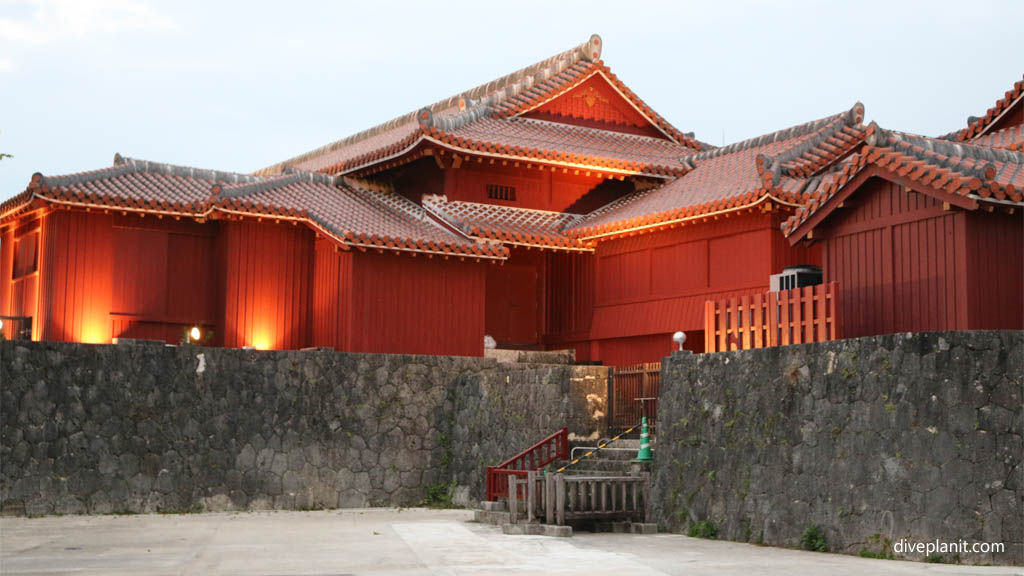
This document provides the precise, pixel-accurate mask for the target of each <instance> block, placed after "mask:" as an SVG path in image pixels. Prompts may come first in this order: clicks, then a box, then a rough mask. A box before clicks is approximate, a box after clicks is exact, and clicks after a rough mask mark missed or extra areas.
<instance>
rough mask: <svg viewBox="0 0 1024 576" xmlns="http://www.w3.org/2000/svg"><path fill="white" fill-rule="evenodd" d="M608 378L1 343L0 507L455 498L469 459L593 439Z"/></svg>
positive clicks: (473, 474) (392, 358)
mask: <svg viewBox="0 0 1024 576" xmlns="http://www.w3.org/2000/svg"><path fill="white" fill-rule="evenodd" d="M602 373H603V374H604V376H603V378H604V379H605V380H601V379H602ZM588 376H589V377H591V380H586V378H587V377H588ZM606 378H607V373H606V372H605V371H604V369H602V368H593V367H576V366H571V365H538V364H499V363H497V362H496V361H495V360H493V359H484V358H452V357H438V356H399V355H370V354H343V353H336V352H333V351H330V350H310V351H271V352H261V351H255V350H237V349H216V348H199V347H188V346H185V347H165V346H163V345H156V346H154V345H134V346H126V345H118V346H112V345H83V344H73V343H36V342H12V341H7V342H0V418H2V419H0V504H2V506H3V510H4V512H6V513H12V514H19V513H21V514H30V515H38V514H51V513H62V514H67V513H110V512H153V511H189V510H244V509H270V508H275V509H281V508H287V509H304V508H333V507H360V506H374V505H395V506H408V505H415V504H419V503H421V502H422V501H423V500H424V498H425V497H426V496H427V494H428V491H429V489H430V488H431V487H434V489H435V491H436V490H437V487H438V486H442V487H444V488H448V487H450V488H452V489H453V491H454V493H455V494H456V496H457V500H461V501H462V502H463V503H468V502H470V501H472V500H475V499H479V498H480V497H481V496H482V486H483V480H482V475H483V469H482V466H483V465H484V463H493V462H496V461H500V460H502V459H504V458H507V457H509V456H512V455H513V454H514V453H516V452H518V451H519V450H521V449H523V448H525V447H527V446H529V445H530V444H532V443H533V442H536V441H537V440H539V439H541V438H543V437H544V436H545V435H547V434H548V433H550V432H551V431H553V430H554V429H556V428H558V427H559V426H562V425H570V426H571V427H572V429H573V430H575V431H576V432H577V433H579V434H582V435H592V434H600V433H602V432H603V429H604V414H603V406H604V403H605V397H606V394H607V392H606V390H607V384H606ZM591 381H593V382H595V384H594V385H593V386H588V385H585V384H583V383H584V382H587V383H590V382H591ZM598 381H600V385H598V384H596V382H598ZM584 391H586V392H587V394H593V395H594V397H592V398H590V399H589V400H588V397H587V395H586V394H584Z"/></svg>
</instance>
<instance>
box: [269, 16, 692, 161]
mask: <svg viewBox="0 0 1024 576" xmlns="http://www.w3.org/2000/svg"><path fill="white" fill-rule="evenodd" d="M601 48H602V41H601V38H600V37H599V36H597V35H596V34H595V35H593V36H591V37H590V39H589V40H588V41H587V42H585V43H583V44H581V45H579V46H576V47H574V48H572V49H570V50H567V51H565V52H562V53H561V54H557V55H555V56H553V57H551V58H548V59H546V60H544V61H542V62H538V63H536V64H533V65H531V66H527V67H526V68H523V69H521V70H518V71H516V72H513V73H512V74H509V75H507V76H504V77H502V78H499V79H497V80H494V81H492V82H489V83H487V84H483V85H481V86H477V87H476V88H473V89H471V90H467V91H465V92H462V93H460V94H457V95H455V96H452V97H451V98H447V99H445V100H442V101H440V102H435V103H434V104H431V105H430V106H426V107H424V108H421V109H420V110H417V111H416V112H410V113H408V114H405V115H403V116H400V117H398V118H395V119H394V120H391V121H389V122H386V123H384V124H381V125H379V126H376V127H374V128H371V129H369V130H366V131H363V132H360V133H358V134H355V135H353V136H350V137H348V138H344V139H342V140H338V141H337V142H334V143H331V144H328V145H327V146H323V147H321V148H318V149H316V150H313V151H311V152H308V153H306V154H302V155H300V156H297V157H295V158H292V159H290V160H286V161H284V162H282V163H279V164H276V165H274V166H270V167H268V168H265V169H263V170H260V171H258V172H257V174H261V175H273V174H279V173H281V172H283V171H284V170H285V168H286V167H292V168H296V169H300V170H308V171H317V172H325V173H329V174H350V173H353V172H356V171H361V170H371V169H372V167H379V166H382V165H386V164H385V163H389V162H396V161H398V159H404V160H408V159H411V158H414V157H417V156H416V155H415V153H416V152H419V154H420V155H422V153H423V148H424V147H426V146H429V145H435V146H440V147H442V148H448V149H451V150H452V151H456V152H466V153H468V154H477V155H485V156H491V157H499V158H504V159H513V160H524V161H528V162H529V161H533V162H537V163H550V164H556V165H560V166H568V167H576V168H579V167H583V168H592V169H595V170H604V171H608V172H612V173H615V174H644V175H651V176H660V177H667V176H676V175H679V174H681V173H683V170H682V169H681V168H680V163H679V161H678V159H679V157H681V156H683V155H685V154H689V153H692V152H694V151H697V150H703V149H706V148H707V145H706V144H702V143H700V142H697V141H696V140H694V139H693V137H692V134H689V135H687V134H682V133H680V132H679V131H678V130H677V129H676V128H674V127H673V126H672V125H671V124H669V123H668V122H667V121H665V120H664V119H663V118H662V117H661V116H659V115H658V114H657V113H655V112H654V111H653V110H651V108H650V107H649V106H647V105H646V104H645V103H644V102H643V101H642V100H640V99H639V98H637V97H636V95H635V94H633V92H632V91H631V90H629V88H627V87H626V86H625V85H624V84H622V82H621V81H619V80H618V78H617V77H615V75H614V74H612V73H611V71H610V70H609V69H608V68H607V67H606V66H605V65H604V64H603V62H601V60H600V56H601ZM597 81H600V82H603V83H605V85H606V86H609V87H610V89H611V91H610V92H609V94H608V95H607V96H602V98H604V99H605V100H609V98H610V97H611V96H615V97H616V98H618V99H620V100H622V104H621V105H620V108H622V109H623V110H626V112H630V113H634V114H635V115H636V116H635V117H633V118H632V120H631V121H633V123H634V124H638V123H641V122H640V121H639V120H638V119H641V120H642V121H643V122H644V123H647V126H648V127H649V128H650V130H651V131H652V132H651V133H650V134H648V133H646V132H645V131H644V130H638V129H637V126H633V127H632V128H631V129H624V128H622V127H626V126H628V122H626V121H623V122H621V123H619V125H620V126H619V128H618V129H617V128H616V126H617V124H616V122H610V123H608V122H605V123H603V124H600V125H586V126H580V125H578V124H579V122H575V123H576V124H577V125H576V126H568V125H566V124H555V123H551V122H548V123H549V124H555V126H554V128H544V127H539V126H538V125H539V124H542V122H538V121H536V120H534V121H529V122H528V121H527V119H526V118H523V117H520V116H519V115H520V114H522V113H523V112H528V111H530V110H533V109H534V108H536V107H538V106H543V105H544V104H545V103H548V102H551V101H552V100H553V99H557V98H558V97H559V96H562V95H566V97H567V98H570V99H571V98H573V95H572V94H571V92H572V91H573V90H574V89H576V88H577V87H580V86H581V85H583V84H584V83H586V82H597ZM591 86H592V85H591ZM609 102H610V100H609ZM584 106H586V104H585V103H584ZM622 115H623V117H625V113H623V114H622ZM545 119H547V120H549V119H550V118H545ZM567 128H572V129H574V130H570V131H567V132H566V129H567ZM559 130H561V131H563V132H565V133H564V134H560V135H559V136H558V137H557V138H554V139H550V138H549V137H548V136H549V133H550V132H553V131H554V132H558V131H559ZM638 132H639V133H638ZM644 138H646V140H637V139H644ZM616 139H619V140H620V141H621V145H617V144H613V145H609V146H590V145H589V143H590V142H608V141H615V140H616ZM647 140H652V141H660V142H663V143H664V144H663V146H662V147H661V149H658V151H659V154H655V155H654V156H652V157H650V158H647V157H640V158H637V157H635V154H633V153H635V152H636V151H637V149H638V147H639V148H643V147H645V146H647V147H651V148H657V147H656V146H655V145H654V144H651V143H649V142H647ZM638 142H640V144H638ZM620 150H621V152H620ZM631 154H632V155H631Z"/></svg>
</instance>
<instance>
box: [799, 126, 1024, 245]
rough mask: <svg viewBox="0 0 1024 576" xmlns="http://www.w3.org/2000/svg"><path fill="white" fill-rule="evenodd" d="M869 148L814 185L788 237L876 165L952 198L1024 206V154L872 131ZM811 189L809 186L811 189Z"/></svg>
mask: <svg viewBox="0 0 1024 576" xmlns="http://www.w3.org/2000/svg"><path fill="white" fill-rule="evenodd" d="M866 143H867V145H866V146H864V148H863V149H862V150H861V151H860V152H859V153H857V154H854V155H852V156H851V157H850V158H848V159H847V160H846V161H844V162H842V163H840V164H839V165H837V166H836V170H834V171H832V172H830V173H828V174H827V175H825V176H823V177H822V178H821V179H820V182H817V183H815V185H814V187H813V189H812V191H811V194H810V195H809V196H808V199H807V201H806V202H805V203H804V205H803V206H801V207H800V208H799V209H797V211H796V213H795V214H794V215H793V216H792V217H790V218H789V219H788V220H787V221H786V222H784V223H783V224H782V231H783V233H784V234H785V235H786V236H792V235H794V234H798V238H799V237H802V236H803V235H805V234H806V232H807V230H804V231H803V232H800V228H801V226H802V225H803V224H805V223H807V222H808V220H810V218H811V217H812V216H814V215H815V214H818V213H819V212H821V211H823V210H824V211H825V212H824V214H828V213H830V212H831V210H832V209H834V204H835V203H831V204H830V203H829V201H830V200H832V199H833V198H835V197H836V196H838V195H840V194H841V193H842V191H843V190H845V187H846V185H847V184H849V183H850V182H851V181H852V180H853V179H854V178H855V177H856V176H857V175H858V174H860V173H861V172H862V171H863V170H864V169H866V168H868V167H869V166H876V167H878V168H881V169H883V170H885V171H886V172H889V173H891V174H894V175H896V176H898V177H900V178H905V179H908V180H911V181H914V182H917V183H918V184H920V185H922V186H926V187H928V188H930V189H932V190H933V191H934V192H935V193H937V194H940V195H945V196H946V197H948V198H949V199H951V200H954V199H956V198H966V199H970V200H974V201H980V202H991V203H1001V204H1015V205H1024V195H1022V193H1024V153H1021V152H1014V151H1010V150H1000V149H995V148H986V147H983V146H976V145H974V144H973V143H970V144H968V143H965V142H961V143H954V142H950V141H948V140H944V139H940V138H928V137H925V136H915V135H912V134H902V133H898V132H890V131H887V130H882V129H881V128H879V127H878V125H877V124H875V123H874V122H872V123H871V125H870V126H869V127H868V136H867V140H866ZM809 188H810V187H809Z"/></svg>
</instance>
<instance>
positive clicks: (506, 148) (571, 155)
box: [430, 118, 688, 176]
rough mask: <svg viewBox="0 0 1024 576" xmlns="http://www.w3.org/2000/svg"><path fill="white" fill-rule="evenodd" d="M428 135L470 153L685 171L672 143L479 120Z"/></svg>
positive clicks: (625, 168) (549, 124)
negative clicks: (448, 130) (454, 128)
mask: <svg viewBox="0 0 1024 576" xmlns="http://www.w3.org/2000/svg"><path fill="white" fill-rule="evenodd" d="M430 134H431V135H432V136H435V137H436V138H438V139H439V140H441V141H443V142H445V143H447V144H450V145H452V146H454V147H457V148H460V149H462V150H469V151H472V152H480V151H483V152H488V153H491V154H501V155H509V156H513V157H518V158H524V159H535V160H544V161H552V162H558V163H562V164H571V165H577V166H586V167H593V168H603V169H610V170H617V171H629V172H638V173H643V174H654V175H666V176H667V175H681V174H683V173H685V172H686V169H687V166H686V164H685V163H684V162H683V161H682V160H681V157H682V156H683V155H684V154H685V153H686V152H688V151H687V150H684V149H682V148H680V146H679V145H677V144H675V143H673V142H669V141H667V140H662V139H660V138H651V137H647V136H637V135H633V134H624V133H622V132H611V131H608V130H595V129H593V128H584V127H581V126H572V125H569V124H559V123H556V122H547V121H543V120H529V119H525V118H516V119H511V120H496V119H493V118H482V119H480V120H477V121H476V122H472V123H470V124H467V125H465V126H462V127H461V128H458V129H456V130H453V131H451V132H444V131H436V130H435V131H431V133H430Z"/></svg>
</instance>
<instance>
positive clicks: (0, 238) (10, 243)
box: [0, 228, 14, 316]
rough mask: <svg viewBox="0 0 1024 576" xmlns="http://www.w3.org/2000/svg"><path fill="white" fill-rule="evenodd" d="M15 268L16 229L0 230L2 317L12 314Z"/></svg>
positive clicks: (0, 314)
mask: <svg viewBox="0 0 1024 576" xmlns="http://www.w3.org/2000/svg"><path fill="white" fill-rule="evenodd" d="M13 267H14V229H13V228H3V229H2V230H0V316H7V315H9V314H10V313H11V276H12V270H13Z"/></svg>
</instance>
